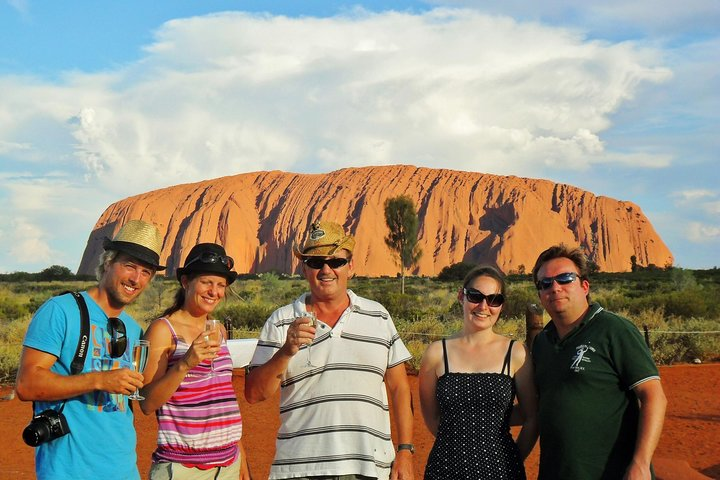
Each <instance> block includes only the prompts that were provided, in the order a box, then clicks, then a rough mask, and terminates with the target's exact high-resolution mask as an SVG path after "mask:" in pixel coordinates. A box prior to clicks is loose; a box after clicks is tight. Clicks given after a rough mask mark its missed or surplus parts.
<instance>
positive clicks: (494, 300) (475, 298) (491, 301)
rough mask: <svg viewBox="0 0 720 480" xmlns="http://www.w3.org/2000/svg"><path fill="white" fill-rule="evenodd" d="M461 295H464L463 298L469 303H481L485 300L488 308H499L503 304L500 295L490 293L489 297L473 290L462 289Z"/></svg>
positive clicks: (503, 298) (503, 300)
mask: <svg viewBox="0 0 720 480" xmlns="http://www.w3.org/2000/svg"><path fill="white" fill-rule="evenodd" d="M463 295H465V298H466V299H467V301H468V302H470V303H482V301H483V300H485V301H486V302H487V304H488V307H499V306H500V305H502V304H503V302H505V297H504V296H503V294H502V293H491V294H490V295H485V294H484V293H482V292H481V291H479V290H475V289H474V288H463Z"/></svg>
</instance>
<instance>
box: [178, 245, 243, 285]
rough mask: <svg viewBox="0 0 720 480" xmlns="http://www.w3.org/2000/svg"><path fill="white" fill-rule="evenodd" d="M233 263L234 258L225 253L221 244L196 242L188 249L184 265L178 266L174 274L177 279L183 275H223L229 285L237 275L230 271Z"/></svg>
mask: <svg viewBox="0 0 720 480" xmlns="http://www.w3.org/2000/svg"><path fill="white" fill-rule="evenodd" d="M234 265H235V262H234V260H233V259H232V257H229V256H228V255H227V254H226V253H225V249H224V248H223V247H222V245H218V244H217V243H198V244H197V245H195V246H194V247H193V248H192V249H190V253H188V255H187V257H185V266H184V267H180V268H178V269H177V272H175V274H176V275H177V279H178V281H180V277H182V276H183V275H191V274H198V275H202V274H206V275H207V274H211V275H220V276H221V277H225V278H226V279H227V282H228V285H230V284H231V283H233V282H234V281H235V279H236V278H237V276H238V274H237V272H234V271H232V267H233V266H234Z"/></svg>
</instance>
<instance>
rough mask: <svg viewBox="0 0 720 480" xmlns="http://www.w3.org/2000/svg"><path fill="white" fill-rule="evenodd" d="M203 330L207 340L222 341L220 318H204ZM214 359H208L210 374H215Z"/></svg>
mask: <svg viewBox="0 0 720 480" xmlns="http://www.w3.org/2000/svg"><path fill="white" fill-rule="evenodd" d="M205 332H207V335H205V340H207V341H211V340H212V341H215V342H219V343H222V328H221V323H220V320H218V319H216V318H208V319H207V320H205ZM214 362H215V359H214V358H213V359H211V360H210V375H214V374H215V363H214Z"/></svg>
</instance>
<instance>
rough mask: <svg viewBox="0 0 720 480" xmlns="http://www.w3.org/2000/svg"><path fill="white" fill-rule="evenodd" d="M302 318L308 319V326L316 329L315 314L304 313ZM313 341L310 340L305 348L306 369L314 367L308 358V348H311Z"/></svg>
mask: <svg viewBox="0 0 720 480" xmlns="http://www.w3.org/2000/svg"><path fill="white" fill-rule="evenodd" d="M303 316H304V317H305V318H309V319H310V326H311V327H315V328H317V317H316V316H315V312H305V314H304V315H303ZM314 340H315V339H314V338H313V339H312V340H310V343H308V346H307V353H308V354H307V362H306V363H305V366H306V367H308V368H309V367H314V366H315V365H314V364H313V363H312V359H311V358H310V347H311V346H312V342H313V341H314Z"/></svg>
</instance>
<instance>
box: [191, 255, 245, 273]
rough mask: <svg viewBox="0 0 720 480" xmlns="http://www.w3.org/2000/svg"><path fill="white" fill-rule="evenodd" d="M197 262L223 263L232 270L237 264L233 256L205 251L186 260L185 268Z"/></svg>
mask: <svg viewBox="0 0 720 480" xmlns="http://www.w3.org/2000/svg"><path fill="white" fill-rule="evenodd" d="M195 262H202V263H222V264H223V265H225V266H226V267H227V268H229V269H230V270H232V268H233V267H234V266H235V261H234V260H233V259H232V257H229V256H227V255H220V254H219V253H212V252H203V253H202V254H201V255H200V256H198V257H195V258H193V259H192V260H188V261H187V262H185V268H187V267H189V266H190V264H192V263H195Z"/></svg>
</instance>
